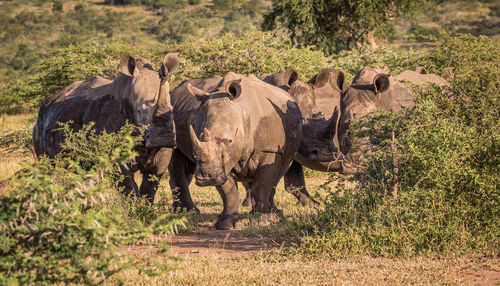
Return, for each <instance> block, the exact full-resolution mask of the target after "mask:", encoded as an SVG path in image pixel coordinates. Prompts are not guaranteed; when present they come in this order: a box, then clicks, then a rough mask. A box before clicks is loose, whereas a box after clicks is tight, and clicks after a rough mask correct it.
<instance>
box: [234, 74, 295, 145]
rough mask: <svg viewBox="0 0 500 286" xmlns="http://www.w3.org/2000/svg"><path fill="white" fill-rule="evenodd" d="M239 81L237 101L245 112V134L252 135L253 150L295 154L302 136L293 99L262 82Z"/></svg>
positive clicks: (280, 90)
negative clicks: (246, 118)
mask: <svg viewBox="0 0 500 286" xmlns="http://www.w3.org/2000/svg"><path fill="white" fill-rule="evenodd" d="M242 83H243V84H244V85H242V89H243V90H244V92H242V95H241V96H240V97H239V98H238V99H237V102H238V104H239V105H240V106H241V108H242V110H245V111H246V112H247V114H248V127H247V128H248V133H247V134H249V135H250V136H252V137H253V141H254V143H253V145H254V146H253V150H254V151H255V152H259V151H265V152H281V153H292V154H293V153H295V152H296V148H297V147H298V144H297V142H296V141H297V139H298V142H300V138H301V135H302V116H301V113H300V110H299V108H298V106H297V104H296V103H295V101H294V100H293V98H292V97H291V96H290V95H289V94H288V93H287V92H285V91H283V90H282V89H280V88H278V87H275V86H273V85H270V84H267V83H264V82H262V81H260V82H258V81H255V80H242ZM290 143H291V144H290ZM295 145H296V146H295Z"/></svg>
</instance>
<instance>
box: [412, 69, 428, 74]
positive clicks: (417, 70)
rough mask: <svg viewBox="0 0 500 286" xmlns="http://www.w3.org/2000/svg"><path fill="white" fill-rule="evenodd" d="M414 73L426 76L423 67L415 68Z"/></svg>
mask: <svg viewBox="0 0 500 286" xmlns="http://www.w3.org/2000/svg"><path fill="white" fill-rule="evenodd" d="M415 72H416V73H419V74H427V70H426V69H425V68H424V67H417V68H416V69H415Z"/></svg>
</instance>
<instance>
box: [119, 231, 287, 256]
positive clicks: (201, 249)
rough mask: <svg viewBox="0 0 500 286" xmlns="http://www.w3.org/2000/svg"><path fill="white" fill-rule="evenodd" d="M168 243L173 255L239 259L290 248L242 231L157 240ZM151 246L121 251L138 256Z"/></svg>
mask: <svg viewBox="0 0 500 286" xmlns="http://www.w3.org/2000/svg"><path fill="white" fill-rule="evenodd" d="M160 240H162V241H166V242H168V243H169V244H170V249H169V252H170V254H172V255H181V256H203V257H208V256H209V257H214V256H217V257H240V256H245V255H254V254H257V253H259V252H261V251H266V250H271V249H279V248H282V247H286V246H290V244H288V243H283V242H282V243H279V242H275V241H272V240H270V239H263V238H256V237H247V236H245V235H244V234H243V233H242V231H241V230H207V231H204V232H203V233H199V234H177V235H168V236H167V237H166V238H160ZM151 248H152V246H142V245H137V246H129V247H126V248H124V249H123V250H124V252H126V253H129V254H140V253H141V252H144V251H146V250H147V249H151Z"/></svg>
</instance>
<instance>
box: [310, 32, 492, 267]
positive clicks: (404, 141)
mask: <svg viewBox="0 0 500 286" xmlns="http://www.w3.org/2000/svg"><path fill="white" fill-rule="evenodd" d="M419 60H422V59H419ZM423 60H424V65H425V66H426V67H429V68H431V69H434V70H436V71H438V70H441V69H442V68H443V67H445V66H448V65H450V66H452V67H454V77H453V79H452V80H451V81H450V86H448V87H444V88H443V89H441V88H438V87H427V88H419V89H418V92H417V93H416V94H417V104H416V106H415V108H414V109H413V110H404V111H402V112H400V113H397V114H379V115H377V116H374V117H372V118H371V119H367V120H364V121H362V122H359V123H357V124H355V125H354V126H353V127H352V128H353V129H352V130H353V131H354V136H355V137H364V136H369V138H370V140H371V143H372V144H374V149H373V150H372V151H373V155H372V156H371V157H370V159H369V160H368V161H367V162H366V163H365V165H364V168H363V169H362V171H360V172H359V173H358V174H356V175H355V176H354V177H353V178H352V179H353V180H354V184H352V183H350V184H344V185H343V187H340V188H339V189H337V190H335V191H332V192H331V195H330V197H329V199H328V200H327V202H326V208H325V210H324V211H322V212H321V213H320V214H319V215H318V217H317V218H316V220H315V223H314V224H312V225H310V226H308V227H307V230H308V231H309V233H310V236H308V237H306V238H305V239H304V246H303V248H302V249H301V250H302V251H303V252H305V253H308V254H318V255H328V256H331V257H342V256H347V255H353V254H360V255H365V254H369V255H376V256H378V255H382V256H390V257H392V256H412V255H418V254H460V253H466V252H470V251H492V252H494V253H496V254H498V250H499V249H500V239H499V238H500V236H499V235H498V234H499V233H500V178H499V174H500V148H499V146H500V132H498V131H499V130H498V127H499V126H500V114H499V107H500V102H499V100H500V98H499V96H498V95H499V94H500V93H499V88H500V45H499V43H498V42H495V41H492V40H490V39H488V38H484V37H474V36H470V35H461V36H457V37H451V36H448V35H445V36H444V42H442V43H440V44H439V46H438V47H437V48H436V49H435V50H434V51H432V52H430V53H429V54H428V55H427V56H426V57H424V58H423ZM367 127H368V128H367ZM393 132H394V134H395V142H391V141H392V139H391V137H392V133H393ZM391 143H393V144H392V145H391ZM395 167H396V168H395ZM395 183H397V184H398V196H397V198H393V197H392V196H390V194H391V192H392V190H393V186H394V185H395Z"/></svg>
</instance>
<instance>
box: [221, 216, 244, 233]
mask: <svg viewBox="0 0 500 286" xmlns="http://www.w3.org/2000/svg"><path fill="white" fill-rule="evenodd" d="M240 220H241V218H240V215H239V214H221V215H219V218H218V219H217V222H216V223H215V228H216V229H221V230H228V229H232V228H236V227H238V226H239V225H240Z"/></svg>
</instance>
